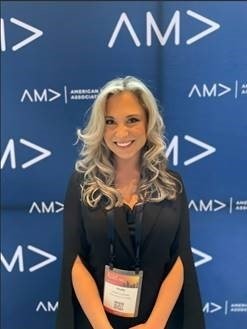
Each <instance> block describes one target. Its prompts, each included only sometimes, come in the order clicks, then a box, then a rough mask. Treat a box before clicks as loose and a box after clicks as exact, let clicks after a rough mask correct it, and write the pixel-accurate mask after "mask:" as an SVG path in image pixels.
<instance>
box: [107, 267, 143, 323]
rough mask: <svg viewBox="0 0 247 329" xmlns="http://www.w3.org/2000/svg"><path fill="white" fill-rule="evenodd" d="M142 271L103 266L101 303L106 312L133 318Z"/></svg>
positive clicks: (138, 297) (138, 302)
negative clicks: (103, 278) (103, 280)
mask: <svg viewBox="0 0 247 329" xmlns="http://www.w3.org/2000/svg"><path fill="white" fill-rule="evenodd" d="M142 277H143V271H139V272H138V273H136V272H135V271H125V270H120V269H117V268H113V269H111V268H110V267H109V266H108V265H106V266H105V282H104V297H103V304H104V308H105V310H106V311H107V312H109V313H112V314H115V315H119V316H123V317H129V318H133V317H136V316H137V315H138V309H139V304H140V295H141V286H142Z"/></svg>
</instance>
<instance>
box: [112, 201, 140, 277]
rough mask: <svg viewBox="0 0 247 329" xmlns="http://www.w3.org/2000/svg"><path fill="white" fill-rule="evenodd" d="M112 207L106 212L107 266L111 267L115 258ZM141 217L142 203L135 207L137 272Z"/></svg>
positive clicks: (137, 269)
mask: <svg viewBox="0 0 247 329" xmlns="http://www.w3.org/2000/svg"><path fill="white" fill-rule="evenodd" d="M114 217H115V216H114V209H111V210H110V211H108V212H107V222H108V239H109V241H110V262H109V266H110V268H111V269H112V268H113V267H114V266H113V263H114V260H115V243H114V239H115V228H114ZM142 218H143V203H142V204H140V205H138V206H136V209H135V246H136V250H135V271H136V272H137V273H138V272H139V270H140V247H141V225H142Z"/></svg>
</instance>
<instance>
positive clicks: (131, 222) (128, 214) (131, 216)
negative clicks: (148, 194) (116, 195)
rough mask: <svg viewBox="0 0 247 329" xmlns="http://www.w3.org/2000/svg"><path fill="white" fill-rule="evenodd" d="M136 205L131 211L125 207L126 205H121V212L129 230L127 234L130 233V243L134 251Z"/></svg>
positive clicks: (127, 206)
mask: <svg viewBox="0 0 247 329" xmlns="http://www.w3.org/2000/svg"><path fill="white" fill-rule="evenodd" d="M137 207H138V205H135V206H134V207H133V208H132V209H131V208H130V207H129V205H127V204H126V203H125V204H124V205H123V207H121V208H122V210H123V213H124V216H125V218H126V221H127V224H128V229H129V233H130V238H131V242H132V244H133V248H134V250H135V249H136V245H135V220H136V216H135V213H136V209H137Z"/></svg>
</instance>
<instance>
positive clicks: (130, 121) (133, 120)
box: [128, 118, 140, 123]
mask: <svg viewBox="0 0 247 329" xmlns="http://www.w3.org/2000/svg"><path fill="white" fill-rule="evenodd" d="M138 121H140V120H139V119H137V118H129V120H128V122H129V123H135V122H138Z"/></svg>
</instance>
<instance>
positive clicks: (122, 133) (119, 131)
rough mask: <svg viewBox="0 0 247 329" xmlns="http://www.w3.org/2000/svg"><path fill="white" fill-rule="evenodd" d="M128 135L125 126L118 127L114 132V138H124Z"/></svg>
mask: <svg viewBox="0 0 247 329" xmlns="http://www.w3.org/2000/svg"><path fill="white" fill-rule="evenodd" d="M128 134H129V132H128V128H127V127H126V126H125V125H119V126H118V127H117V128H116V131H115V137H118V138H124V137H127V136H128Z"/></svg>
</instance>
